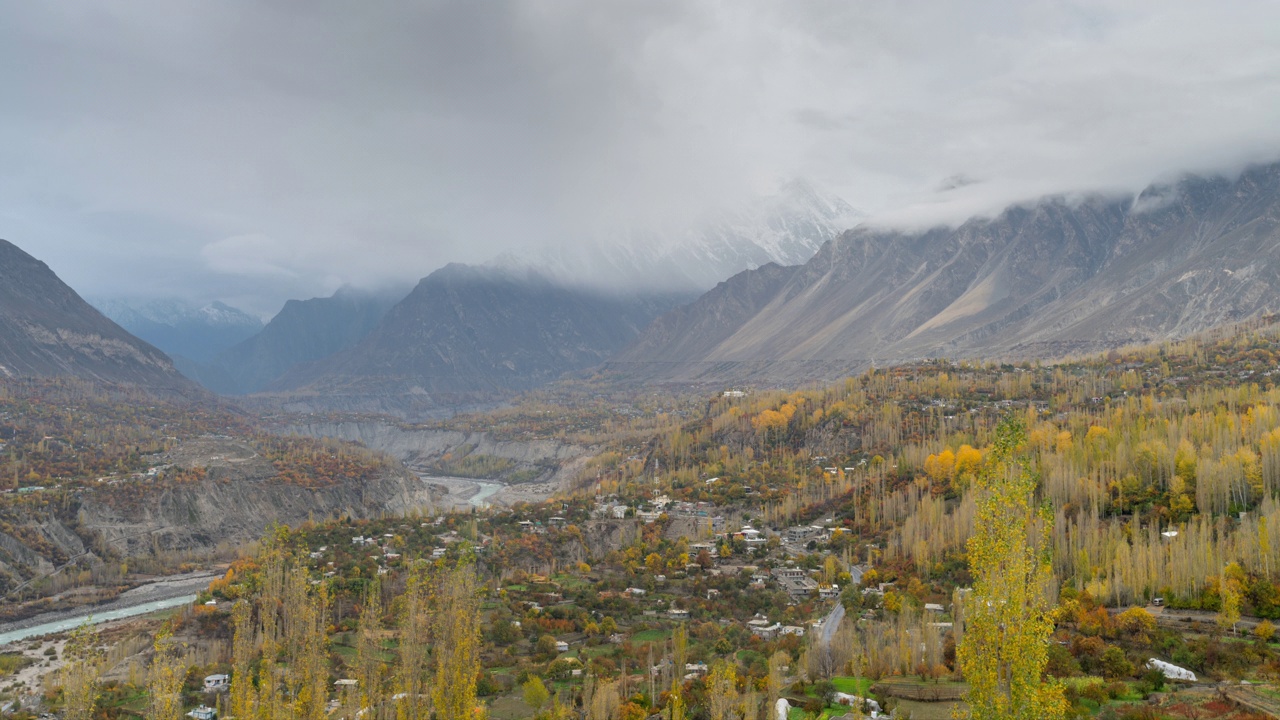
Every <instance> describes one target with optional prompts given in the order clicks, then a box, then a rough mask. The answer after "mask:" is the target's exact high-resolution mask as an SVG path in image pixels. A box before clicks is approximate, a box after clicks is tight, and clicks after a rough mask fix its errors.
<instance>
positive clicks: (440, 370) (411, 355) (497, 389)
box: [270, 264, 687, 409]
mask: <svg viewBox="0 0 1280 720" xmlns="http://www.w3.org/2000/svg"><path fill="white" fill-rule="evenodd" d="M683 299H687V296H677V295H669V294H662V295H659V294H649V295H606V294H603V293H599V292H594V291H588V290H581V289H572V288H566V287H563V286H560V285H557V284H556V283H554V282H551V281H549V280H547V279H546V278H545V277H542V276H541V275H539V274H537V273H534V272H525V273H523V274H521V273H516V272H512V271H506V270H498V269H493V268H477V267H470V266H466V265H458V264H452V265H448V266H446V267H444V268H442V269H440V270H438V271H436V272H434V273H432V274H431V275H429V276H428V277H426V278H424V279H423V280H422V281H421V282H420V283H418V286H417V287H416V288H414V290H413V292H411V293H410V294H409V296H408V297H406V298H405V299H404V300H402V301H401V302H400V303H399V304H397V305H396V306H395V307H393V308H391V310H389V311H388V312H387V314H386V316H385V317H384V318H383V319H382V321H381V322H380V323H378V326H377V327H376V328H374V330H373V331H372V332H370V333H369V335H368V336H367V337H365V338H364V339H363V340H362V341H360V342H359V343H358V344H356V345H355V346H354V347H351V348H349V349H347V350H344V351H342V352H339V353H337V354H336V355H334V356H332V357H330V358H327V359H325V360H321V361H319V362H316V363H313V364H310V365H304V366H299V367H296V368H294V369H293V370H291V371H290V372H288V373H286V374H285V375H284V376H283V377H282V378H280V379H279V380H277V381H276V382H274V383H273V384H272V386H271V388H270V389H271V390H273V391H276V392H281V393H288V394H292V395H294V396H295V397H297V396H299V395H301V396H304V397H308V398H311V399H312V402H313V404H319V405H323V406H324V407H342V408H345V409H388V408H384V407H380V406H379V405H378V403H380V402H381V401H382V400H383V399H387V398H392V399H394V398H406V397H407V398H410V399H412V398H418V399H419V400H423V401H426V402H429V403H436V404H457V403H464V402H469V401H476V400H479V399H483V398H493V397H495V396H498V395H501V394H502V393H507V392H510V391H513V390H523V389H527V388H531V387H536V386H537V385H539V384H542V383H545V382H548V381H550V380H553V379H555V378H557V377H560V376H561V375H562V374H564V373H566V372H571V371H574V370H580V369H583V368H587V367H592V366H594V365H598V364H599V363H600V362H602V361H603V360H605V359H606V358H608V357H609V356H610V355H612V354H613V353H615V352H617V351H618V350H620V349H621V348H623V347H624V346H626V345H627V344H628V343H629V342H631V341H632V340H633V339H635V337H636V336H637V335H638V334H639V332H640V330H641V329H642V328H643V327H644V326H645V325H647V324H648V323H649V322H650V321H651V320H652V319H653V318H654V317H657V316H658V315H659V314H661V313H662V312H664V311H666V310H668V309H670V308H671V307H673V306H674V305H676V304H677V303H678V302H680V301H681V300H683ZM366 401H367V402H366Z"/></svg>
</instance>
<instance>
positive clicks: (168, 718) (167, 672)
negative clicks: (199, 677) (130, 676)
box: [147, 628, 187, 720]
mask: <svg viewBox="0 0 1280 720" xmlns="http://www.w3.org/2000/svg"><path fill="white" fill-rule="evenodd" d="M186 678H187V673H186V666H185V665H184V664H183V662H182V657H181V655H179V654H178V648H177V647H176V643H175V642H174V640H173V633H172V632H171V631H170V630H169V629H168V628H165V629H164V630H161V631H160V632H159V633H157V634H156V641H155V655H154V656H153V657H152V659H151V672H150V673H149V674H148V676H147V696H148V704H147V720H181V718H182V683H183V682H184V681H185V680H186Z"/></svg>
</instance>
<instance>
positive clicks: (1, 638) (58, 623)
mask: <svg viewBox="0 0 1280 720" xmlns="http://www.w3.org/2000/svg"><path fill="white" fill-rule="evenodd" d="M195 599H196V596H195V595H183V596H181V597H175V598H166V599H164V600H153V601H151V602H148V603H142V604H141V605H131V606H129V607H123V608H117V609H115V610H104V611H102V612H100V613H92V614H89V615H77V616H75V617H69V618H64V619H62V620H54V621H53V622H47V623H44V624H42V625H32V626H31V627H28V628H22V629H20V630H10V631H9V632H6V633H0V646H3V645H8V644H9V643H13V642H17V641H19V640H25V639H27V638H30V637H37V636H39V635H52V634H54V633H60V632H66V631H67V630H74V629H75V628H78V627H80V626H81V625H97V624H98V623H102V622H107V621H108V620H120V619H121V618H127V617H133V616H134V615H146V614H147V613H149V612H155V611H157V610H167V609H169V608H175V607H181V606H182V605H189V604H190V603H192V602H195Z"/></svg>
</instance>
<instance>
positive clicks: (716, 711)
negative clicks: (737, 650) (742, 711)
mask: <svg viewBox="0 0 1280 720" xmlns="http://www.w3.org/2000/svg"><path fill="white" fill-rule="evenodd" d="M740 702H741V698H740V697H739V696H738V671H737V670H736V669H735V668H734V666H733V665H731V664H729V663H727V662H718V663H716V664H715V666H714V667H713V668H712V669H711V674H710V676H708V677H707V705H708V707H707V709H708V710H709V711H710V712H711V720H731V719H732V718H733V716H734V714H735V713H736V712H737V709H738V705H739V704H740Z"/></svg>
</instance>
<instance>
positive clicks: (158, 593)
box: [0, 570, 222, 635]
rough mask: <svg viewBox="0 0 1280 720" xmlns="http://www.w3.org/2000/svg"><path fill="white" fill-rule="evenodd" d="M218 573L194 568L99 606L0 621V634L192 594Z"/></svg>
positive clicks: (219, 573) (202, 587) (219, 574)
mask: <svg viewBox="0 0 1280 720" xmlns="http://www.w3.org/2000/svg"><path fill="white" fill-rule="evenodd" d="M221 574H222V573H221V571H220V570H198V571H196V572H191V573H186V574H183V575H170V576H167V577H164V578H159V579H157V580H154V581H151V582H147V583H144V584H142V585H139V586H138V587H135V588H131V589H129V590H126V591H124V592H122V593H120V594H119V595H117V596H116V597H115V598H114V599H112V600H111V601H110V602H106V603H102V604H101V605H93V606H89V607H78V608H74V609H70V610H57V611H54V612H46V613H40V614H39V615H32V616H31V617H27V618H23V619H21V620H14V621H13V622H8V623H3V624H0V635H7V634H9V633H12V632H14V631H17V630H26V629H27V628H32V627H36V626H38V625H47V624H50V623H57V622H61V621H64V620H70V619H73V618H77V617H83V616H86V615H103V614H105V613H109V612H116V611H120V610H126V609H128V608H132V607H135V606H138V605H146V604H148V603H154V602H157V601H161V600H171V599H173V598H180V597H184V596H188V595H195V594H196V593H199V592H202V591H204V590H205V589H207V588H208V587H209V583H210V582H212V581H213V580H214V579H215V578H217V577H220V576H221Z"/></svg>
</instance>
